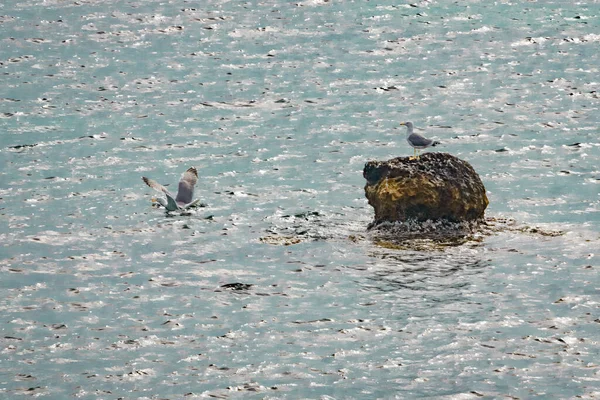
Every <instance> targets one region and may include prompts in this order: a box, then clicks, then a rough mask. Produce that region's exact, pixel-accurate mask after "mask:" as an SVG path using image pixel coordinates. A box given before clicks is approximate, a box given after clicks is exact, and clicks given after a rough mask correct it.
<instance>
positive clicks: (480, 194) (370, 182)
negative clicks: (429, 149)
mask: <svg viewBox="0 0 600 400" xmlns="http://www.w3.org/2000/svg"><path fill="white" fill-rule="evenodd" d="M363 176H364V177H365V179H366V180H367V185H366V186H365V196H366V197H367V199H368V200H369V204H370V205H371V206H373V208H374V209H375V220H374V222H373V224H372V226H373V225H377V224H380V223H381V222H385V221H389V222H395V221H401V222H406V221H427V220H432V221H448V222H471V221H478V220H481V219H482V218H483V217H484V211H485V209H486V207H487V205H488V203H489V202H488V199H487V196H486V194H485V187H484V186H483V183H482V182H481V179H480V178H479V175H478V174H477V173H476V172H475V170H474V169H473V167H471V165H470V164H469V163H468V162H466V161H463V160H461V159H459V158H457V157H454V156H453V155H451V154H447V153H425V154H423V155H422V156H421V157H420V158H418V159H414V158H412V157H410V158H409V157H398V158H393V159H391V160H388V161H369V162H367V163H366V164H365V168H364V170H363Z"/></svg>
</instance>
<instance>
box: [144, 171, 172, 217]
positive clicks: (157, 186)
mask: <svg viewBox="0 0 600 400" xmlns="http://www.w3.org/2000/svg"><path fill="white" fill-rule="evenodd" d="M142 180H143V181H144V183H145V184H146V185H148V186H150V187H151V188H152V189H154V190H156V191H158V192H161V193H164V194H165V196H167V203H166V204H165V203H164V202H162V200H161V201H159V203H160V204H162V205H163V206H164V207H165V208H166V209H167V211H175V210H178V209H179V206H178V205H177V203H176V202H175V199H174V198H173V195H172V194H171V193H170V192H169V191H168V190H167V188H166V187H164V186H163V185H161V184H160V183H158V182H156V181H155V180H152V179H149V178H146V177H145V176H143V177H142Z"/></svg>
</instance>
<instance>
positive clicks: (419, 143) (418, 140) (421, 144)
mask: <svg viewBox="0 0 600 400" xmlns="http://www.w3.org/2000/svg"><path fill="white" fill-rule="evenodd" d="M408 143H410V145H411V146H412V147H416V148H417V149H419V148H425V147H429V146H431V144H432V143H433V140H431V139H426V138H424V137H423V136H421V135H419V134H417V133H413V134H412V135H410V136H409V137H408Z"/></svg>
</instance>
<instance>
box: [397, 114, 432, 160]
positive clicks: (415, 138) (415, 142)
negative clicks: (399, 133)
mask: <svg viewBox="0 0 600 400" xmlns="http://www.w3.org/2000/svg"><path fill="white" fill-rule="evenodd" d="M400 125H404V126H406V134H407V136H406V141H407V142H408V144H409V145H410V146H411V147H412V148H413V149H414V156H413V158H419V155H418V153H419V151H418V150H422V149H425V148H427V147H429V146H435V145H436V144H439V143H440V142H434V141H433V140H431V139H427V138H425V137H423V136H421V135H419V134H418V133H414V132H413V123H412V122H400Z"/></svg>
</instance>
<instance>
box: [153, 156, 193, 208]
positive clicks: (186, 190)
mask: <svg viewBox="0 0 600 400" xmlns="http://www.w3.org/2000/svg"><path fill="white" fill-rule="evenodd" d="M142 180H143V181H144V183H145V184H146V185H148V186H150V187H151V188H152V189H154V190H157V191H159V192H162V193H164V194H165V195H166V196H167V201H166V202H165V201H164V199H160V198H159V199H152V201H156V202H157V203H158V204H160V205H161V206H163V207H164V208H166V210H167V211H179V210H187V209H188V208H190V207H193V206H195V205H196V204H198V202H199V201H200V199H196V200H194V201H192V199H193V198H194V185H195V184H196V182H198V171H196V168H194V167H191V168H188V170H187V171H185V172H184V173H183V176H182V177H181V180H180V181H179V189H178V190H177V197H173V195H172V194H171V193H170V192H169V191H168V190H167V188H166V187H164V186H163V185H161V184H160V183H158V182H156V181H154V180H152V179H148V178H146V177H145V176H144V177H142Z"/></svg>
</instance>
